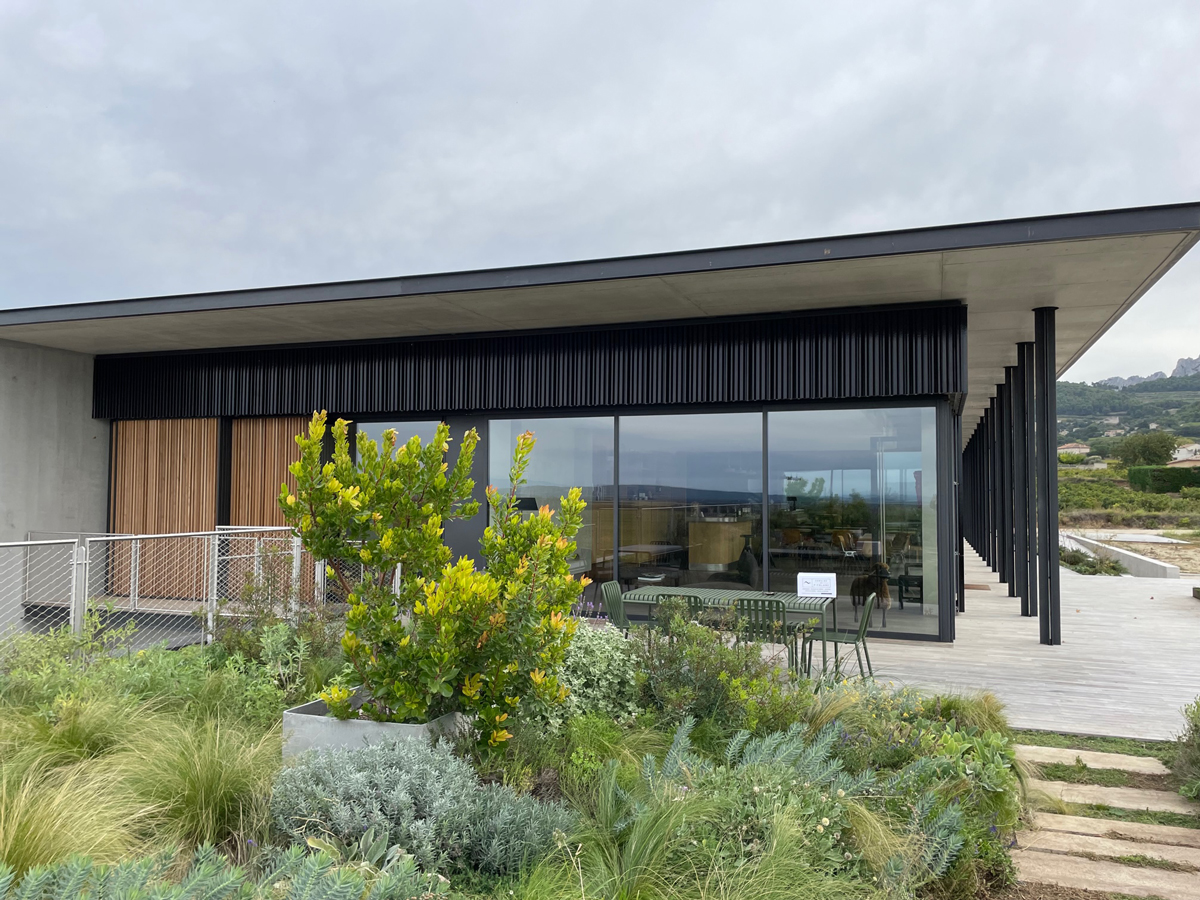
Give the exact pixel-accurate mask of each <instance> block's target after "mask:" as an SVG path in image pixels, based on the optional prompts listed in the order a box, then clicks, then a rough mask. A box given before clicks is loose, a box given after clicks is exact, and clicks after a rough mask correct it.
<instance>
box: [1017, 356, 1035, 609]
mask: <svg viewBox="0 0 1200 900" xmlns="http://www.w3.org/2000/svg"><path fill="white" fill-rule="evenodd" d="M1022 346H1023V345H1018V347H1017V364H1016V365H1015V366H1012V367H1011V374H1012V378H1011V383H1012V400H1013V435H1012V441H1013V525H1014V528H1013V543H1014V548H1013V549H1014V553H1013V587H1014V589H1015V590H1016V594H1017V596H1018V597H1020V598H1021V615H1023V616H1027V615H1029V588H1030V585H1031V582H1030V580H1029V459H1028V458H1027V457H1026V455H1025V453H1026V448H1025V432H1026V417H1027V416H1028V412H1027V410H1026V408H1025V380H1026V378H1027V376H1028V374H1029V373H1028V372H1027V371H1026V370H1025V359H1024V355H1023V353H1022V351H1021V347H1022ZM1032 583H1033V584H1036V581H1035V582H1032Z"/></svg>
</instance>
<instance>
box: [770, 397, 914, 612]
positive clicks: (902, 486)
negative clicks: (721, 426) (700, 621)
mask: <svg viewBox="0 0 1200 900" xmlns="http://www.w3.org/2000/svg"><path fill="white" fill-rule="evenodd" d="M936 433H937V425H936V417H935V414H934V409H933V408H932V407H919V408H889V409H831V410H803V411H793V412H772V413H769V414H768V422H767V444H768V452H767V470H768V477H769V480H768V491H769V494H770V497H769V501H768V502H769V504H770V509H769V528H770V535H769V540H768V542H767V543H768V551H767V560H768V561H767V568H768V577H769V584H770V587H771V588H772V589H773V590H779V591H794V590H795V589H796V588H795V584H796V575H797V573H798V572H833V573H836V574H837V583H838V601H837V607H838V624H839V627H841V628H848V627H850V624H851V623H853V622H856V621H857V620H858V615H859V611H860V607H861V605H862V601H863V599H865V597H866V596H867V595H869V594H870V593H872V592H874V593H876V594H877V595H878V596H879V598H880V599H879V600H878V601H877V605H876V610H877V611H876V612H875V613H874V614H873V615H872V629H873V630H886V631H889V632H904V633H911V634H924V635H930V634H937V631H938V597H937V497H936V496H935V491H936V487H937V477H936V473H937V443H936Z"/></svg>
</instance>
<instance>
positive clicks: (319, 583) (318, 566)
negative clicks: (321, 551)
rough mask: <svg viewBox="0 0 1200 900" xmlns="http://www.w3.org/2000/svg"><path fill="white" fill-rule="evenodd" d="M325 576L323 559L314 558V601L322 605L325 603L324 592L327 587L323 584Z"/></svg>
mask: <svg viewBox="0 0 1200 900" xmlns="http://www.w3.org/2000/svg"><path fill="white" fill-rule="evenodd" d="M325 578H326V572H325V560H323V559H314V560H313V591H314V592H315V593H316V597H315V600H316V602H318V603H320V604H322V605H324V603H325V596H326V593H325V592H326V590H327V588H326V586H325Z"/></svg>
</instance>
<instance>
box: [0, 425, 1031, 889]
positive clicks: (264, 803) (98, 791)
mask: <svg viewBox="0 0 1200 900" xmlns="http://www.w3.org/2000/svg"><path fill="white" fill-rule="evenodd" d="M323 430H324V419H323V417H318V418H317V420H316V421H314V425H313V428H312V430H311V431H310V433H309V435H307V436H305V437H304V438H303V439H302V440H301V448H302V451H303V454H304V457H303V459H302V461H301V463H300V464H299V465H298V466H297V467H296V469H295V471H296V474H297V476H298V477H297V480H298V485H299V486H298V489H297V490H296V491H295V492H294V493H288V492H287V491H285V492H284V495H283V496H282V497H281V505H282V507H283V508H284V509H285V511H286V513H287V515H288V517H289V521H290V522H291V523H292V524H293V525H294V526H295V527H296V529H297V532H298V533H299V534H300V536H301V538H302V540H303V541H304V542H305V546H306V548H308V549H310V550H312V551H313V552H314V553H315V554H316V555H317V556H318V557H319V558H322V559H329V560H354V561H357V562H359V563H361V565H362V571H363V576H362V578H361V579H360V580H358V581H356V582H353V583H347V584H346V585H344V588H345V590H344V595H345V596H347V597H348V598H349V603H348V608H347V610H346V615H345V621H344V623H343V622H342V621H340V620H337V619H331V618H330V617H329V615H328V612H327V610H324V609H317V608H314V609H310V610H305V609H299V610H295V609H275V608H274V607H271V606H270V605H269V604H268V605H266V606H262V607H259V608H258V613H257V614H255V615H249V616H246V617H244V618H242V619H239V620H238V622H237V623H235V624H231V625H229V626H227V627H224V628H221V629H218V630H217V631H216V633H215V634H214V635H213V641H212V643H211V644H209V645H207V646H203V647H192V648H187V649H185V650H181V651H168V650H166V649H151V650H146V651H142V652H139V653H136V654H129V653H127V652H125V651H124V650H123V647H124V646H125V645H126V643H127V638H128V635H124V634H121V633H119V632H112V631H107V632H106V631H104V629H103V628H102V626H101V624H100V623H99V622H98V621H91V622H89V623H88V627H87V628H86V629H85V631H84V633H83V634H82V635H73V634H71V633H70V632H69V631H62V632H55V633H52V634H49V635H27V636H24V637H21V638H18V639H14V640H11V641H7V642H5V643H3V644H0V697H2V699H3V706H2V707H0V863H2V864H3V865H4V866H6V867H7V870H6V871H7V872H8V873H9V875H8V876H5V875H0V896H3V895H4V892H5V885H4V878H5V877H11V878H12V879H18V878H25V879H26V880H28V879H31V878H34V879H37V878H41V879H45V880H47V883H49V882H50V881H52V880H54V879H58V880H59V881H60V882H61V883H62V884H66V885H67V886H68V887H69V888H70V887H71V885H74V886H75V887H73V888H71V889H72V890H75V894H73V895H71V896H77V895H80V893H81V892H84V891H86V890H90V888H87V885H94V884H96V883H99V882H102V881H103V880H104V879H106V878H109V879H111V878H121V879H128V883H130V884H133V885H135V886H138V885H141V886H145V885H151V886H154V885H157V886H159V887H160V888H161V887H162V886H163V885H176V888H174V890H176V891H177V892H178V891H179V890H182V889H183V888H187V889H188V890H193V889H194V890H195V891H196V892H197V893H194V894H179V896H199V895H200V893H201V888H204V889H205V890H206V891H207V890H208V889H209V888H212V887H213V886H214V885H219V884H224V885H226V893H224V894H222V893H221V892H220V891H216V892H209V893H206V894H205V895H206V896H232V895H233V892H235V891H238V892H240V895H241V896H262V897H267V896H297V897H298V896H334V895H337V896H345V897H350V896H355V897H357V896H366V895H368V894H369V895H370V896H372V897H379V898H384V897H396V898H409V897H419V896H427V895H431V894H453V895H458V896H471V897H495V898H498V900H499V898H509V897H514V898H529V900H535V898H536V900H541V898H547V900H550V898H564V900H565V898H579V900H590V898H596V900H600V898H612V900H637V898H647V900H650V898H666V897H672V898H673V897H695V898H722V900H726V898H728V900H733V898H743V897H744V898H747V900H749V898H759V897H766V898H770V897H779V898H783V897H799V898H812V900H816V898H851V897H864V898H866V897H882V896H890V897H911V896H914V895H918V894H919V895H922V896H931V897H962V898H967V897H973V896H976V895H977V894H979V893H980V892H983V891H985V890H988V889H998V888H1001V887H1003V886H1004V885H1007V884H1010V883H1011V882H1012V880H1013V867H1012V863H1011V860H1010V857H1009V846H1010V844H1011V842H1012V840H1013V835H1014V832H1015V830H1016V829H1017V828H1018V826H1019V824H1020V819H1021V815H1022V802H1023V799H1022V798H1023V793H1022V787H1021V772H1020V769H1019V767H1018V765H1017V762H1016V759H1015V754H1014V750H1013V742H1012V740H1011V736H1010V734H1009V732H1008V728H1007V725H1006V723H1005V720H1004V717H1003V714H1002V712H1001V710H1000V708H999V705H998V704H997V703H996V702H995V700H994V699H993V698H991V697H989V696H987V695H984V696H981V697H958V696H947V697H934V696H923V695H921V694H919V693H917V692H915V691H911V690H907V689H897V688H893V687H891V686H888V685H884V684H879V683H876V682H874V681H871V680H861V681H860V680H853V681H847V680H842V679H840V678H833V677H830V678H827V679H825V680H823V681H822V682H819V683H814V682H811V681H808V680H805V679H802V678H799V677H797V676H794V675H791V674H789V673H788V672H786V671H785V670H781V669H780V668H778V667H777V666H776V665H775V664H774V662H773V660H772V659H771V658H770V657H768V656H767V655H765V654H764V648H763V647H761V646H760V645H758V644H755V643H753V642H750V641H745V640H742V641H735V640H733V636H734V635H733V633H732V632H731V631H730V630H716V629H715V628H712V627H709V626H708V625H707V624H700V623H698V622H693V621H690V619H689V617H688V615H687V612H686V607H683V606H681V605H679V604H672V603H669V602H668V603H663V604H661V605H660V608H659V612H658V617H657V621H656V622H655V623H653V625H652V626H635V627H634V628H633V629H632V631H631V633H630V634H629V635H626V634H624V633H623V632H622V631H621V630H618V629H616V628H614V627H611V626H600V627H590V626H589V627H584V626H581V625H580V624H579V621H578V620H577V619H575V618H574V617H573V616H572V615H571V609H572V607H573V606H574V605H575V604H576V603H577V602H578V600H579V596H580V591H581V590H582V588H583V587H584V586H585V585H584V583H582V582H581V581H580V580H578V579H576V578H574V577H573V576H571V574H570V571H569V560H570V558H571V556H572V554H573V553H574V549H575V548H574V542H573V537H574V533H575V529H576V528H578V521H579V511H580V510H581V509H582V500H581V499H580V498H579V496H578V493H577V492H572V495H570V496H568V497H567V498H564V501H563V504H562V508H561V509H560V510H558V511H557V512H554V511H551V510H549V509H543V510H541V511H539V512H538V513H536V514H534V515H532V516H528V515H524V514H522V513H521V512H519V511H518V510H517V508H516V504H515V499H514V495H512V494H509V495H507V496H505V495H497V494H496V493H495V492H489V505H490V513H491V519H490V521H491V523H492V524H491V525H490V527H489V528H488V529H487V532H486V536H485V538H484V542H483V546H482V548H481V550H482V554H481V555H482V556H483V558H484V559H486V561H487V566H486V569H484V570H482V571H479V570H476V569H475V568H474V567H473V566H472V565H471V564H470V563H469V562H465V561H462V560H460V561H458V562H454V561H452V560H451V559H450V555H449V551H448V549H447V548H446V547H445V545H444V543H443V542H442V537H441V529H442V527H443V526H444V524H445V522H446V521H448V520H450V519H451V518H453V517H456V516H464V515H472V514H475V513H476V512H477V509H476V508H475V505H474V504H472V503H470V501H469V499H468V498H469V497H470V495H471V491H472V488H473V485H472V484H471V483H470V479H469V478H468V477H467V474H466V473H467V472H469V469H470V453H471V451H473V449H474V441H473V438H472V437H471V436H470V435H468V436H467V437H466V439H465V440H464V442H463V447H462V452H461V453H460V456H459V462H458V464H456V465H455V466H453V467H449V466H446V465H445V463H444V459H445V453H446V449H447V443H448V434H447V433H446V432H445V431H444V429H443V430H441V431H439V433H438V436H437V437H436V438H435V440H434V442H433V443H432V444H430V445H424V446H422V445H421V444H420V442H419V441H410V442H409V443H408V444H406V445H404V446H403V447H402V448H400V449H399V450H397V448H395V446H394V444H393V443H392V441H393V440H394V438H393V437H391V436H386V435H385V439H384V442H383V446H382V448H378V447H376V446H375V445H374V444H373V443H371V442H370V441H366V440H365V438H363V437H361V436H360V444H359V454H358V460H359V461H358V462H357V463H351V462H350V457H349V454H348V453H347V452H346V434H345V429H344V427H341V426H339V427H338V428H337V429H336V430H335V451H334V455H333V460H332V462H328V463H326V462H322V460H321V458H320V446H321V443H322V440H323V437H324V434H323ZM532 449H533V441H532V438H531V437H525V438H522V442H521V443H520V444H519V445H518V448H517V453H516V458H515V462H514V469H513V473H512V474H513V477H512V479H511V483H512V484H513V485H517V484H519V483H520V481H521V474H522V471H523V461H524V459H526V458H527V457H528V454H529V452H530V451H531V450H532ZM464 457H465V462H464ZM348 568H349V567H340V568H338V569H337V570H333V569H332V567H331V571H334V574H335V575H336V573H337V572H338V571H345V570H347V569H348ZM252 594H253V585H250V586H249V595H248V599H249V600H250V601H252V600H253V596H252ZM248 608H255V607H254V604H253V602H250V603H249V607H248ZM729 627H732V628H734V629H735V630H736V623H733V624H731V625H727V628H729ZM357 691H362V692H363V693H362V694H360V695H359V696H360V697H365V698H366V702H365V703H363V704H362V706H361V708H359V707H357V703H356V702H355V701H354V700H353V698H354V697H355V694H356V692H357ZM318 695H319V696H320V697H321V698H322V700H323V702H324V703H325V704H326V705H327V706H328V708H329V709H330V710H332V711H333V712H334V713H335V714H336V715H338V716H340V717H342V718H344V719H347V720H349V719H352V718H358V717H361V716H363V715H365V716H367V717H368V718H369V720H370V721H371V722H373V723H375V722H378V723H408V724H422V723H427V722H431V721H434V720H436V719H438V718H439V717H441V716H445V715H447V714H457V715H461V716H463V717H464V718H465V720H466V721H468V722H469V723H470V728H469V729H468V730H467V731H466V732H465V733H463V734H460V735H459V737H458V739H457V740H456V741H453V742H448V741H443V742H441V743H438V744H433V743H430V742H428V741H426V740H424V739H422V738H420V737H417V738H415V739H393V738H388V737H384V738H381V739H380V740H378V741H374V742H372V743H371V744H370V745H369V746H365V747H361V748H358V747H355V748H342V749H333V750H328V751H325V752H322V753H320V754H317V753H308V754H302V755H300V756H298V757H296V758H294V759H288V760H287V761H286V762H285V761H284V759H283V756H282V753H281V741H282V736H281V726H280V723H281V717H282V714H283V711H284V710H285V709H287V708H289V707H292V706H295V705H297V704H299V703H301V702H305V701H310V700H312V699H314V698H315V697H317V696H318ZM360 709H361V710H362V711H361V712H360ZM206 848H212V849H211V850H210V849H206ZM214 853H219V854H220V856H216V855H214ZM76 855H81V856H85V857H88V858H89V859H90V860H92V862H93V863H94V865H93V866H91V867H88V865H86V864H84V863H82V862H78V861H77V862H73V863H67V860H68V859H69V858H71V857H73V856H76ZM137 860H142V861H143V862H142V863H140V864H131V861H137ZM189 861H190V862H189ZM226 861H228V863H229V864H236V865H238V866H240V867H241V868H240V869H239V870H237V871H232V870H229V869H228V868H227V864H226ZM56 864H61V865H59V867H58V868H57V869H47V870H43V869H39V867H43V866H54V865H56ZM115 864H122V866H121V867H119V868H117V869H115V870H112V871H110V870H107V869H103V868H101V869H97V868H95V866H101V867H105V866H112V865H115ZM72 867H73V868H72ZM31 872H32V874H30V873H31ZM185 873H188V874H185ZM179 885H183V888H180V887H178V886H179ZM189 886H190V887H189ZM164 889H165V888H164ZM338 891H341V892H342V893H340V894H339V893H338ZM39 896H40V895H39Z"/></svg>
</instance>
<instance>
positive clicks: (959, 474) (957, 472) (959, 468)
mask: <svg viewBox="0 0 1200 900" xmlns="http://www.w3.org/2000/svg"><path fill="white" fill-rule="evenodd" d="M954 454H955V455H954V490H955V492H956V500H955V504H954V507H955V510H956V511H957V514H958V515H957V516H956V519H957V529H958V531H957V535H956V537H955V541H954V561H955V566H954V570H955V572H957V573H958V574H957V580H956V582H955V599H956V600H957V601H958V611H959V612H965V611H966V608H967V604H966V596H965V594H966V591H965V589H964V588H963V581H964V580H965V575H964V571H963V541H965V540H966V533H965V531H964V529H963V488H964V486H965V482H966V472H965V469H966V467H965V465H964V462H965V461H964V459H963V445H962V413H961V411H960V412H957V413H955V414H954Z"/></svg>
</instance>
